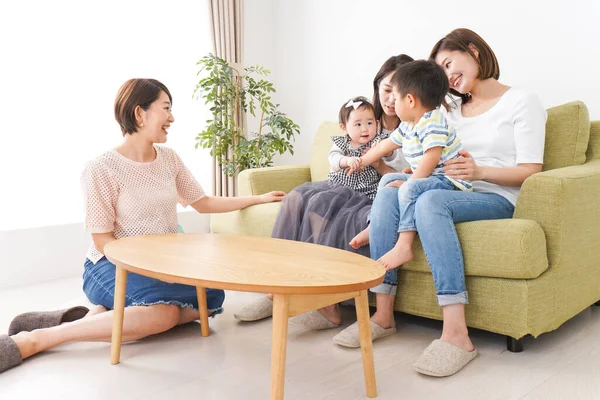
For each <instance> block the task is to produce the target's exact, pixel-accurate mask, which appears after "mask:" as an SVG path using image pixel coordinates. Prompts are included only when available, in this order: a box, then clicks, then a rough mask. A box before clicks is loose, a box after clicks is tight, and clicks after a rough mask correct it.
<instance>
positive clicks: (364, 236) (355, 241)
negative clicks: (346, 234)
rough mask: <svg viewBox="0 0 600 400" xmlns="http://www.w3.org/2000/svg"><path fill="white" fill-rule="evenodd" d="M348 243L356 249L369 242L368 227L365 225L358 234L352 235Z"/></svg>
mask: <svg viewBox="0 0 600 400" xmlns="http://www.w3.org/2000/svg"><path fill="white" fill-rule="evenodd" d="M348 244H349V245H350V247H352V248H353V249H354V250H358V249H360V248H361V247H363V246H365V245H367V244H369V227H368V226H367V227H366V228H365V229H363V230H362V231H361V232H360V233H359V234H358V235H356V236H354V237H353V238H352V240H351V241H350V243H348Z"/></svg>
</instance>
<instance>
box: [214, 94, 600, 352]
mask: <svg viewBox="0 0 600 400" xmlns="http://www.w3.org/2000/svg"><path fill="white" fill-rule="evenodd" d="M339 132H340V131H339V127H338V125H337V124H336V123H332V122H325V123H323V124H322V125H321V127H320V128H319V130H318V132H317V134H316V137H315V139H314V145H313V152H312V155H311V162H310V164H309V165H301V166H284V167H273V168H259V169H252V170H247V171H243V172H242V173H241V174H240V175H239V194H240V195H246V194H260V193H265V192H268V191H270V190H284V191H289V190H291V189H293V188H294V187H296V186H298V185H300V184H302V183H304V182H308V181H318V180H323V179H326V178H327V172H328V169H329V166H328V162H327V152H328V150H329V147H330V143H331V141H330V140H329V137H330V136H332V135H336V134H339ZM543 169H544V171H543V172H541V173H538V174H535V175H533V176H531V177H530V178H528V179H527V180H526V181H525V182H524V184H523V187H522V190H521V194H520V196H519V199H518V202H517V207H516V209H515V213H514V216H513V218H512V219H505V220H494V221H476V222H466V223H461V224H458V225H457V230H458V235H459V238H460V242H461V245H462V248H463V254H464V259H465V274H466V280H467V290H468V291H469V300H470V303H469V304H468V305H467V307H466V316H467V324H468V325H469V326H470V327H473V328H479V329H484V330H486V331H491V332H496V333H499V334H502V335H506V337H507V347H508V349H509V350H511V351H521V350H522V342H521V341H520V339H521V338H523V337H524V336H525V335H532V336H534V337H536V336H538V335H540V334H542V333H544V332H549V331H552V330H554V329H557V328H558V327H559V326H560V325H562V324H563V323H564V322H565V321H567V320H569V319H570V318H572V317H573V316H575V315H576V314H578V313H579V312H581V311H582V310H584V309H585V308H586V307H589V306H590V305H592V304H594V303H595V302H598V300H600V210H599V209H600V205H599V204H600V203H599V199H600V121H593V122H591V123H590V121H589V114H588V110H587V108H586V106H585V105H584V104H583V103H581V102H572V103H568V104H565V105H562V106H559V107H554V108H551V109H549V110H548V121H547V124H546V147H545V157H544V168H543ZM278 209H279V204H276V203H272V204H261V205H257V206H253V207H249V208H247V209H245V210H242V211H237V212H232V213H227V214H221V215H213V216H212V218H211V230H212V232H215V233H235V234H245V235H261V236H270V234H271V229H272V227H273V222H274V219H275V216H276V215H277V211H278ZM395 309H396V310H397V311H401V312H405V313H408V314H414V315H419V316H423V317H428V318H435V319H441V317H442V314H441V309H440V307H439V306H438V305H437V303H436V296H435V288H434V285H433V279H432V275H431V273H430V271H429V266H428V264H427V260H426V259H425V255H424V253H423V250H422V247H421V244H420V242H419V241H418V240H417V241H416V242H415V257H414V260H413V261H411V262H409V263H407V264H405V265H404V266H403V267H402V268H401V269H400V273H399V288H398V295H397V297H396V304H395Z"/></svg>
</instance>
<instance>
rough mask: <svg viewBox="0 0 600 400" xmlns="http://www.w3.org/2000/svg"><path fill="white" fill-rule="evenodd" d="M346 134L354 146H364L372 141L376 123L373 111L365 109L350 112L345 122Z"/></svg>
mask: <svg viewBox="0 0 600 400" xmlns="http://www.w3.org/2000/svg"><path fill="white" fill-rule="evenodd" d="M346 133H347V134H348V136H350V139H351V140H352V143H353V144H354V145H361V144H365V143H368V142H369V141H371V140H373V138H375V135H376V134H377V123H376V122H375V115H374V114H373V111H371V110H369V109H366V108H358V109H356V110H354V111H352V113H350V117H349V118H348V122H346Z"/></svg>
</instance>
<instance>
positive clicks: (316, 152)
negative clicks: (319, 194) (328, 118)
mask: <svg viewBox="0 0 600 400" xmlns="http://www.w3.org/2000/svg"><path fill="white" fill-rule="evenodd" d="M343 134H344V132H343V131H342V130H341V129H340V125H339V124H336V123H335V122H323V123H322V124H321V126H319V130H318V131H317V134H316V135H315V140H314V141H313V147H312V153H311V156H310V175H311V180H312V182H318V181H324V180H325V179H327V174H328V173H329V160H328V159H327V155H328V154H329V149H331V145H332V144H333V142H332V141H331V137H332V136H340V135H343Z"/></svg>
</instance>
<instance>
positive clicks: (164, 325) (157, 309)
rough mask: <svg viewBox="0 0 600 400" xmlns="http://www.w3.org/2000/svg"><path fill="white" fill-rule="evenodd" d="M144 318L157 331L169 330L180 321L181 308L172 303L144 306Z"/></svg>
mask: <svg viewBox="0 0 600 400" xmlns="http://www.w3.org/2000/svg"><path fill="white" fill-rule="evenodd" d="M144 311H145V315H144V318H145V320H146V321H147V323H148V324H151V326H152V328H153V330H154V331H155V333H160V332H164V331H168V330H169V329H171V328H173V327H174V326H176V325H177V324H178V323H179V317H180V315H181V308H180V307H179V306H176V305H171V304H155V305H151V306H146V307H144Z"/></svg>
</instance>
